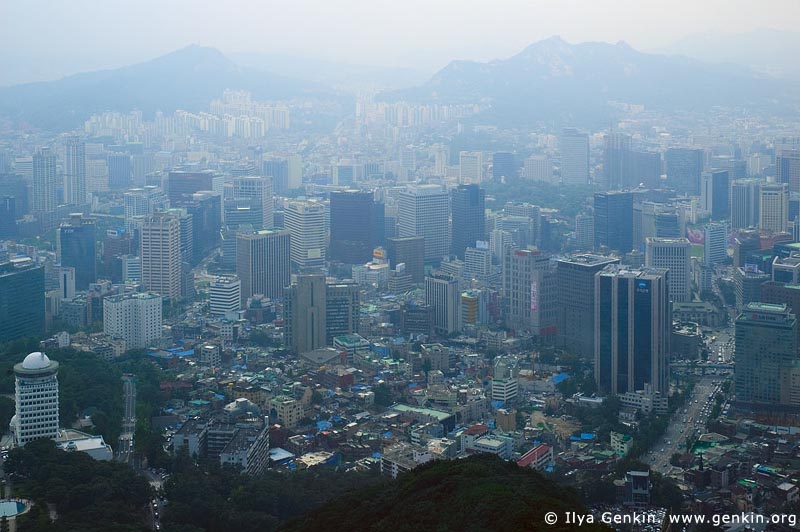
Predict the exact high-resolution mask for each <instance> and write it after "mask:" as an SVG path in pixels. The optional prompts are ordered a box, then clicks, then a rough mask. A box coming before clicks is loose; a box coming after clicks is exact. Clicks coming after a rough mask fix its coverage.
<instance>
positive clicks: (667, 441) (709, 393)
mask: <svg viewBox="0 0 800 532" xmlns="http://www.w3.org/2000/svg"><path fill="white" fill-rule="evenodd" d="M722 378H723V377H719V376H716V375H708V376H705V377H702V378H701V379H700V380H699V381H698V382H697V384H696V385H695V387H694V390H693V391H692V395H691V396H690V397H689V398H688V399H687V401H686V403H685V404H684V405H683V407H681V408H679V409H678V410H677V411H676V412H675V414H674V415H673V416H672V419H671V420H670V423H669V425H668V427H667V430H666V432H665V433H664V436H663V437H662V438H661V439H660V440H659V441H657V442H656V443H654V444H653V447H652V448H651V449H650V452H649V453H648V454H647V455H645V457H644V461H645V463H647V464H649V465H650V466H651V467H652V468H653V469H654V470H655V471H658V472H660V473H662V474H667V473H669V472H670V470H671V469H672V466H671V465H670V463H669V459H670V458H671V457H672V455H673V454H675V453H682V452H685V451H686V449H685V447H682V445H683V444H685V442H686V438H687V437H688V436H690V435H691V434H692V433H693V432H695V433H697V434H703V433H704V432H705V428H706V423H707V422H708V415H709V413H710V412H711V408H712V407H713V406H714V400H713V395H714V394H715V392H716V391H717V390H719V385H715V384H714V382H715V381H716V382H719V381H721V380H722Z"/></svg>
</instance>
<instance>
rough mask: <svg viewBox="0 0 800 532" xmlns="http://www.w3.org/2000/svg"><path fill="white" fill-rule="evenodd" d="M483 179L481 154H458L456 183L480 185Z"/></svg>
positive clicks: (469, 152) (465, 152)
mask: <svg viewBox="0 0 800 532" xmlns="http://www.w3.org/2000/svg"><path fill="white" fill-rule="evenodd" d="M482 178H483V153H481V152H471V151H462V152H461V153H459V154H458V182H459V183H463V184H466V183H480V182H481V181H482Z"/></svg>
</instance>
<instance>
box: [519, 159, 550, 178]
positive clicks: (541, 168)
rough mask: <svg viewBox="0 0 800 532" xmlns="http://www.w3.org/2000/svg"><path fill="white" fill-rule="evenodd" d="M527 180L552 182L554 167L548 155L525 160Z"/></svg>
mask: <svg viewBox="0 0 800 532" xmlns="http://www.w3.org/2000/svg"><path fill="white" fill-rule="evenodd" d="M525 179H530V180H532V181H546V182H548V183H549V182H550V181H552V179H553V165H552V163H551V162H550V158H549V157H548V156H547V155H532V156H530V157H528V158H527V159H525Z"/></svg>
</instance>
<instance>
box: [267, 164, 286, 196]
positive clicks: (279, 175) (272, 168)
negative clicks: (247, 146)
mask: <svg viewBox="0 0 800 532" xmlns="http://www.w3.org/2000/svg"><path fill="white" fill-rule="evenodd" d="M261 168H262V170H261V174H262V175H266V176H270V177H272V192H274V193H275V194H277V195H278V196H280V195H282V194H286V191H288V190H289V161H287V160H286V159H266V160H265V161H264V162H262V163H261Z"/></svg>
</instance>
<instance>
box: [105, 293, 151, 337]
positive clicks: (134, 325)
mask: <svg viewBox="0 0 800 532" xmlns="http://www.w3.org/2000/svg"><path fill="white" fill-rule="evenodd" d="M103 332H104V333H106V334H107V335H109V336H111V337H114V338H121V339H123V340H125V345H126V347H127V348H128V349H142V348H145V347H149V346H150V345H151V344H152V342H154V341H156V340H158V339H159V338H161V296H159V295H157V294H152V293H147V292H145V293H137V294H125V295H119V296H109V297H106V298H105V299H104V300H103Z"/></svg>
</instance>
